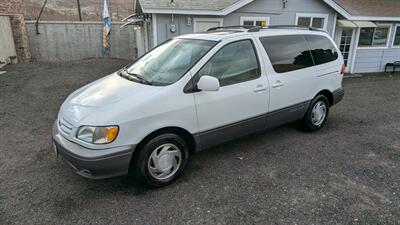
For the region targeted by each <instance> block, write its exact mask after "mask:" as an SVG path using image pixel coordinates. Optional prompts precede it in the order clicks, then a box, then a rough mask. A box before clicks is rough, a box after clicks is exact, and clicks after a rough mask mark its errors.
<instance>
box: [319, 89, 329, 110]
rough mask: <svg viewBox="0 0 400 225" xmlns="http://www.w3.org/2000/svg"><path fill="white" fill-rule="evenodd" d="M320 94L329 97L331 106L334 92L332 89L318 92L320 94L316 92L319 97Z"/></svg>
mask: <svg viewBox="0 0 400 225" xmlns="http://www.w3.org/2000/svg"><path fill="white" fill-rule="evenodd" d="M318 95H324V96H325V97H326V98H327V99H328V101H329V107H330V106H332V105H333V93H332V92H331V91H329V90H327V89H324V90H322V91H320V92H318V94H316V95H315V97H317V96H318Z"/></svg>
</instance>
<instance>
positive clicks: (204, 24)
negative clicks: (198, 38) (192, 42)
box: [193, 18, 222, 33]
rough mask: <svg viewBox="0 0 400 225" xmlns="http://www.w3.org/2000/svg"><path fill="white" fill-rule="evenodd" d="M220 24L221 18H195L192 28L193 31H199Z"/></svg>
mask: <svg viewBox="0 0 400 225" xmlns="http://www.w3.org/2000/svg"><path fill="white" fill-rule="evenodd" d="M220 26H222V18H195V19H194V26H193V28H194V32H195V33H199V32H205V31H207V30H208V29H210V28H212V27H220Z"/></svg>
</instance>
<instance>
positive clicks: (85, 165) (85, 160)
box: [53, 123, 136, 179]
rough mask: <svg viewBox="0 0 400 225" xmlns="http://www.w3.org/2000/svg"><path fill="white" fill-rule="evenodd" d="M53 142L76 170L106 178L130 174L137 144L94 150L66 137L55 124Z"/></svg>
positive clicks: (84, 174) (90, 176)
mask: <svg viewBox="0 0 400 225" xmlns="http://www.w3.org/2000/svg"><path fill="white" fill-rule="evenodd" d="M53 142H54V145H55V148H56V151H57V154H59V155H61V156H62V158H64V159H65V160H66V161H67V162H68V164H70V165H71V166H72V167H73V168H74V169H75V170H76V172H77V173H78V174H79V175H81V176H83V177H86V178H90V179H104V178H110V177H116V176H121V175H125V174H128V172H129V164H130V161H131V158H132V154H133V151H134V150H135V147H136V145H130V146H122V147H116V148H107V149H101V150H93V149H88V148H85V147H83V146H81V145H78V144H76V143H73V142H71V141H69V140H67V139H66V138H64V137H63V136H62V135H61V134H60V131H59V130H58V126H57V123H54V125H53Z"/></svg>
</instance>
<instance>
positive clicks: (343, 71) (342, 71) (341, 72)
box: [340, 64, 346, 76]
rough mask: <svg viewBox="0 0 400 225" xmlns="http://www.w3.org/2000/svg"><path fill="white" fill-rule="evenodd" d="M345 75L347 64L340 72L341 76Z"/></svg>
mask: <svg viewBox="0 0 400 225" xmlns="http://www.w3.org/2000/svg"><path fill="white" fill-rule="evenodd" d="M344 73H346V65H345V64H343V65H342V70H341V71H340V74H341V75H342V76H343V75H344Z"/></svg>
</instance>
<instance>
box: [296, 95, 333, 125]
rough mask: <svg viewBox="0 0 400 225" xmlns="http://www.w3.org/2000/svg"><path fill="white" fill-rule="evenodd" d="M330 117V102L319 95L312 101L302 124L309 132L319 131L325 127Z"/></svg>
mask: <svg viewBox="0 0 400 225" xmlns="http://www.w3.org/2000/svg"><path fill="white" fill-rule="evenodd" d="M328 115H329V101H328V99H327V98H326V97H325V96H324V95H318V96H317V97H315V98H314V99H313V100H312V101H311V103H310V106H309V107H308V110H307V112H306V115H305V116H304V118H303V119H302V121H301V123H302V125H303V127H304V129H306V130H307V131H317V130H319V129H321V128H322V127H323V126H324V125H325V123H326V121H327V119H328Z"/></svg>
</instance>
